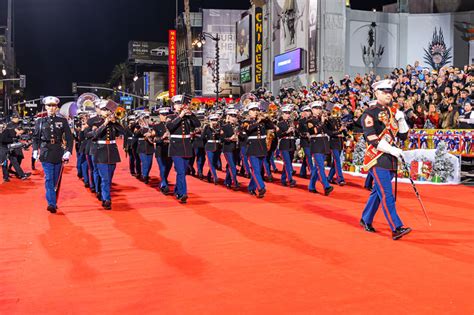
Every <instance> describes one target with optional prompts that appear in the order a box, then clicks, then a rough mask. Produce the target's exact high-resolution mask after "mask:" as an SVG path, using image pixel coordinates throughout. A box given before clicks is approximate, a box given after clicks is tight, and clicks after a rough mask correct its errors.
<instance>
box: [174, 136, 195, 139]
mask: <svg viewBox="0 0 474 315" xmlns="http://www.w3.org/2000/svg"><path fill="white" fill-rule="evenodd" d="M170 138H179V139H184V138H191V135H171V136H170Z"/></svg>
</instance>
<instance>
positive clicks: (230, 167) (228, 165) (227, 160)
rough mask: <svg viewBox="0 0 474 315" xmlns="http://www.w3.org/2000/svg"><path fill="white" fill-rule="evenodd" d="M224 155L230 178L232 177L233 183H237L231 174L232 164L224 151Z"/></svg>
mask: <svg viewBox="0 0 474 315" xmlns="http://www.w3.org/2000/svg"><path fill="white" fill-rule="evenodd" d="M224 157H225V160H226V162H227V167H228V169H229V173H230V178H232V181H233V182H234V184H235V183H237V181H236V179H235V177H234V174H233V172H232V166H230V163H229V159H228V158H227V154H226V153H224Z"/></svg>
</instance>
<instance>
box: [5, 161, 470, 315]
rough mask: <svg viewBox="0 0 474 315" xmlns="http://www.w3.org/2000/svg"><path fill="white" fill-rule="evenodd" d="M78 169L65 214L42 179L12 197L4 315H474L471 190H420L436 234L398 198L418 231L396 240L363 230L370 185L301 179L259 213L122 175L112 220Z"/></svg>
mask: <svg viewBox="0 0 474 315" xmlns="http://www.w3.org/2000/svg"><path fill="white" fill-rule="evenodd" d="M122 158H123V159H124V156H122ZM28 162H29V160H28V159H27V160H26V161H25V163H24V164H28ZM74 166H75V161H74V160H72V161H71V163H70V164H69V165H68V166H67V170H66V172H65V176H64V178H63V187H62V192H61V197H60V201H59V207H60V209H59V210H60V215H51V214H49V212H47V211H46V201H45V199H44V188H43V185H44V183H43V174H42V172H41V171H39V172H38V173H37V174H35V175H33V176H32V178H31V180H28V181H24V182H22V181H19V180H16V179H12V182H11V183H9V184H3V185H0V193H1V197H2V199H1V210H0V216H1V218H0V222H1V229H0V240H1V243H0V249H1V253H2V255H1V256H0V314H110V313H113V314H334V313H336V314H337V313H338V314H473V312H474V299H473V296H474V277H473V276H474V268H473V258H474V253H473V239H474V238H473V227H474V218H473V215H472V210H473V202H472V200H473V199H472V198H473V189H472V188H469V187H463V186H429V185H424V186H421V185H420V186H419V190H420V193H421V195H422V197H423V199H424V202H425V205H426V208H427V209H428V211H429V214H430V216H431V219H432V221H433V226H432V227H428V226H427V225H426V223H425V219H424V217H423V216H422V213H421V210H420V208H419V205H418V202H417V200H416V198H415V196H414V194H413V192H412V190H411V186H409V185H406V184H402V185H399V195H398V202H397V204H398V209H399V213H400V216H401V218H402V220H403V221H404V223H405V224H406V225H408V226H411V227H412V228H413V229H414V231H413V232H412V233H411V234H409V235H408V236H406V237H404V238H403V239H402V240H400V241H392V240H391V238H390V232H389V228H388V225H387V223H386V221H385V218H384V217H383V214H382V213H381V211H380V212H379V213H378V214H377V217H376V221H375V223H374V225H375V227H376V228H377V229H378V231H379V233H377V234H369V233H366V232H364V231H363V230H362V229H361V228H360V227H359V226H358V221H359V218H360V213H361V211H362V208H363V206H364V203H365V201H366V198H367V195H368V191H366V190H364V189H362V188H361V185H362V179H360V178H353V177H349V178H347V181H348V183H349V185H348V186H346V187H336V189H335V191H334V193H333V194H332V195H331V196H330V197H324V196H322V195H313V194H310V193H308V192H307V191H306V185H307V183H308V181H307V180H303V179H299V178H297V181H298V187H297V188H293V189H290V188H286V187H282V186H281V185H279V184H275V183H274V184H268V185H267V188H268V194H267V196H265V198H264V199H262V200H260V199H256V198H255V197H251V196H250V195H248V194H247V193H246V192H245V188H244V189H243V190H242V191H240V192H233V191H229V190H227V189H226V188H224V187H223V186H214V185H212V184H209V183H207V182H203V181H200V180H198V179H195V178H192V177H188V186H189V191H190V199H189V201H188V204H186V205H181V204H179V203H178V202H177V201H176V200H175V199H174V198H173V197H172V196H166V197H165V196H163V195H162V194H161V193H159V192H158V191H157V190H156V188H152V187H150V186H146V185H144V184H143V183H142V182H139V181H137V180H136V179H135V178H132V177H131V176H130V175H129V174H128V170H127V163H124V162H122V163H121V164H120V165H118V166H117V172H116V175H115V178H114V183H115V184H114V187H113V188H114V192H113V210H112V211H104V210H101V207H100V205H99V202H98V201H97V199H95V198H94V197H93V196H92V194H90V193H89V192H88V191H87V190H86V189H85V188H84V187H83V185H82V184H81V182H80V181H79V180H78V179H77V177H76V175H75V173H76V170H75V167H74ZM152 174H153V175H154V176H155V177H156V176H157V174H158V168H157V165H156V162H155V164H154V165H153V169H152ZM219 176H220V177H221V178H223V177H224V174H223V173H220V174H219ZM277 176H279V175H277ZM170 178H172V182H174V178H173V174H172V176H170ZM241 182H242V183H243V186H244V187H246V184H247V182H248V180H246V179H241ZM156 183H157V181H156V178H155V180H154V181H153V184H155V185H156ZM318 189H319V190H322V188H321V186H318Z"/></svg>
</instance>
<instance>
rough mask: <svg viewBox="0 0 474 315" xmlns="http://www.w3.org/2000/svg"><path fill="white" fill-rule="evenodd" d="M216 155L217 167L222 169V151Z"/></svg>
mask: <svg viewBox="0 0 474 315" xmlns="http://www.w3.org/2000/svg"><path fill="white" fill-rule="evenodd" d="M215 155H216V167H217V168H218V169H222V160H221V151H218V152H216V153H215Z"/></svg>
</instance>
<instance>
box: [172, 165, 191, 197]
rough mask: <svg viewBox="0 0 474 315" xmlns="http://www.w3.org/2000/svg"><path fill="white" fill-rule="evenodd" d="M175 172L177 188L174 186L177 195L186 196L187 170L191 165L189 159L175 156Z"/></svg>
mask: <svg viewBox="0 0 474 315" xmlns="http://www.w3.org/2000/svg"><path fill="white" fill-rule="evenodd" d="M173 164H174V170H175V171H176V186H174V193H175V195H178V196H182V195H186V194H187V192H188V190H187V187H186V170H187V169H188V165H189V158H185V157H181V156H173Z"/></svg>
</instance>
